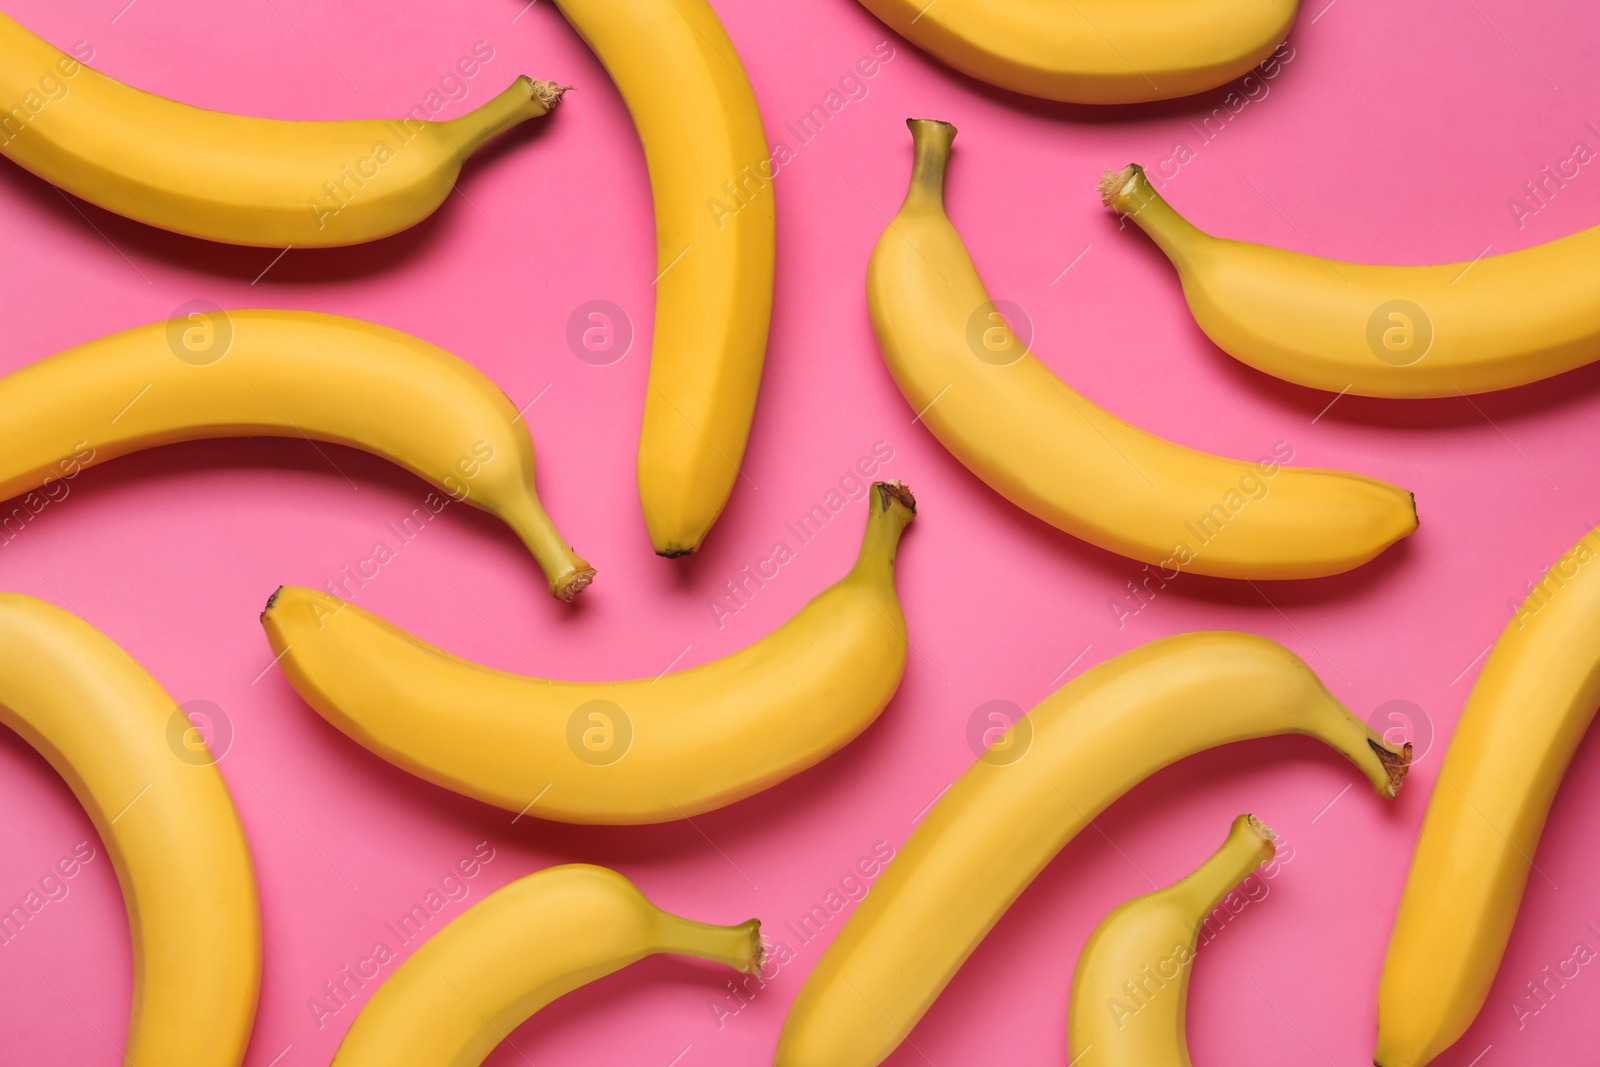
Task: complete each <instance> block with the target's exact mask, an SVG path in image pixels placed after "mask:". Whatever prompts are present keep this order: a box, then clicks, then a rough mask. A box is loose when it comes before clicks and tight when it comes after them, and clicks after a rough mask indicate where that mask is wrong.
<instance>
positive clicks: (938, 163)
mask: <svg viewBox="0 0 1600 1067" xmlns="http://www.w3.org/2000/svg"><path fill="white" fill-rule="evenodd" d="M909 125H910V127H911V133H912V138H913V140H914V142H915V153H916V158H915V164H914V166H913V170H912V175H911V188H910V190H909V191H908V192H907V193H906V199H905V203H904V204H903V205H902V206H901V208H900V213H899V214H898V215H896V216H895V219H894V221H893V223H891V225H890V226H889V228H888V229H887V230H885V231H884V234H883V236H882V237H880V238H879V239H878V244H877V246H876V247H875V248H874V249H873V251H872V260H871V263H870V264H869V266H868V268H867V304H868V307H869V308H870V309H871V312H872V325H873V329H874V330H875V331H876V333H877V336H878V345H879V347H880V348H881V349H882V351H883V358H884V360H885V362H886V363H888V365H889V370H890V372H891V373H892V374H893V375H894V379H895V382H896V383H897V384H898V385H899V386H900V391H901V392H902V393H904V394H905V397H906V400H907V401H908V402H909V403H910V405H911V407H912V409H913V410H914V411H915V412H916V413H917V417H918V419H919V420H920V421H921V422H922V423H923V424H924V425H926V426H927V427H928V429H929V430H931V431H932V432H933V435H934V436H935V437H937V438H938V439H939V441H940V443H941V444H943V445H944V446H945V447H946V448H947V449H949V450H950V452H951V454H952V455H954V456H955V457H956V458H957V459H959V460H960V461H961V462H962V463H963V464H965V465H966V467H967V468H968V469H969V470H971V471H972V472H973V473H974V474H976V475H977V476H978V477H979V478H981V479H983V480H984V481H985V482H987V483H988V484H989V486H990V487H991V488H993V489H994V490H995V491H996V492H998V493H1000V495H1002V496H1004V497H1005V498H1006V499H1007V500H1010V501H1011V502H1012V503H1013V504H1016V505H1017V506H1018V507H1020V508H1022V509H1023V510H1025V511H1027V512H1029V513H1030V514H1032V515H1035V516H1037V517H1038V518H1040V519H1043V520H1044V521H1045V522H1048V523H1050V524H1051V525H1052V526H1055V527H1057V528H1058V529H1061V530H1065V531H1066V532H1067V533H1070V534H1072V535H1073V536H1075V537H1079V538H1082V539H1083V540H1085V541H1088V542H1090V543H1091V544H1095V545H1099V546H1100V547H1101V548H1104V549H1108V550H1110V551H1112V552H1117V553H1120V554H1122V555H1124V556H1128V557H1130V558H1132V559H1136V560H1140V561H1142V562H1144V563H1149V564H1156V565H1159V566H1161V567H1162V568H1163V569H1166V570H1171V571H1172V572H1173V574H1176V573H1177V572H1179V571H1189V572H1193V573H1196V574H1210V575H1215V576H1217V577H1222V578H1314V577H1320V576H1322V575H1328V574H1337V573H1339V572H1341V571H1346V570H1349V569H1350V568H1352V567H1356V566H1359V565H1360V564H1362V563H1365V562H1366V561H1367V560H1369V559H1371V558H1372V557H1373V556H1375V555H1377V554H1378V553H1379V552H1382V551H1383V550H1384V549H1385V548H1386V547H1388V546H1389V545H1390V544H1392V543H1394V542H1395V541H1397V540H1399V539H1400V538H1402V537H1405V536H1406V535H1408V534H1410V533H1411V532H1412V531H1413V530H1415V529H1416V526H1417V516H1416V509H1415V507H1414V505H1413V502H1412V499H1411V494H1409V493H1407V492H1406V491H1405V490H1403V489H1400V488H1398V487H1396V486H1393V485H1390V484H1388V483H1387V482H1380V481H1377V480H1376V479H1373V478H1366V477H1362V476H1360V475H1354V474H1346V473H1343V472H1339V471H1331V470H1314V469H1307V468H1295V467H1283V466H1280V465H1279V464H1277V463H1269V462H1266V461H1263V462H1262V463H1257V464H1251V463H1244V462H1239V461H1236V460H1230V459H1222V458H1220V457H1217V456H1211V455H1207V454H1206V453H1203V452H1197V451H1194V450H1192V449H1188V448H1184V447H1182V446H1181V445H1175V444H1173V443H1172V442H1170V441H1165V440H1162V439H1161V438H1159V437H1156V436H1154V435H1152V434H1148V433H1145V432H1144V431H1143V430H1140V429H1137V428H1135V427H1133V426H1130V425H1128V424H1127V423H1125V422H1123V421H1122V420H1121V419H1119V418H1117V417H1116V416H1114V415H1112V414H1110V413H1109V412H1107V411H1104V410H1102V409H1101V408H1099V407H1096V406H1095V405H1094V404H1092V403H1091V402H1090V401H1089V400H1087V399H1086V398H1084V397H1083V396H1081V395H1079V394H1078V393H1076V392H1074V391H1073V390H1072V389H1071V388H1070V387H1069V386H1067V384H1066V383H1064V382H1063V381H1061V379H1059V378H1057V377H1056V376H1055V375H1054V374H1052V373H1051V372H1050V369H1049V368H1048V367H1046V366H1045V365H1044V364H1043V363H1042V362H1040V361H1039V360H1038V359H1037V358H1035V357H1034V355H1033V354H1032V353H1031V352H1028V351H1027V350H1026V349H1025V348H1024V346H1023V344H1022V343H1021V342H1020V341H1019V340H1018V339H1017V337H1016V336H1015V335H1013V334H1012V332H1011V330H1010V328H1009V326H1008V325H1007V324H1006V323H1005V321H1004V319H1003V318H1001V316H1000V314H999V312H998V311H996V309H995V305H994V303H993V302H992V301H990V299H989V295H988V294H987V293H986V292H985V291H984V288H983V283H982V281H980V280H979V278H978V274H977V271H976V270H975V268H974V267H973V264H972V260H971V258H970V257H969V256H968V254H967V249H966V246H965V245H963V244H962V242H961V236H960V235H959V234H958V233H956V231H955V228H954V227H953V226H951V224H950V220H949V219H948V218H947V217H946V216H945V211H944V174H945V168H946V166H947V164H948V162H949V157H950V143H951V141H952V140H953V139H954V138H955V127H954V126H951V125H950V124H949V123H945V122H934V121H930V120H926V119H913V120H912V121H911V122H910V123H909Z"/></svg>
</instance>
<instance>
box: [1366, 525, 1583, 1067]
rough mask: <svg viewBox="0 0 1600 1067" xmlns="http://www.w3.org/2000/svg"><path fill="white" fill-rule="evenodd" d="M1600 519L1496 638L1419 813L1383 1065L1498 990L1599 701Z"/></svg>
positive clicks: (1404, 1058)
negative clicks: (1551, 819)
mask: <svg viewBox="0 0 1600 1067" xmlns="http://www.w3.org/2000/svg"><path fill="white" fill-rule="evenodd" d="M1597 559H1600V530H1591V531H1589V532H1588V533H1587V534H1585V535H1584V536H1583V538H1582V539H1581V540H1580V541H1579V542H1578V543H1577V544H1576V545H1574V546H1573V547H1572V548H1571V549H1570V550H1569V551H1568V552H1567V553H1566V554H1565V555H1564V556H1562V557H1561V559H1560V560H1558V561H1557V562H1556V564H1555V566H1553V567H1551V568H1550V570H1549V571H1548V572H1547V573H1546V574H1545V576H1544V577H1543V578H1542V579H1540V581H1539V584H1538V585H1536V586H1534V587H1533V589H1532V592H1531V593H1530V594H1529V596H1528V599H1527V600H1526V601H1524V602H1523V604H1522V607H1521V609H1520V610H1519V611H1518V612H1517V614H1516V616H1515V617H1513V618H1512V620H1511V622H1510V623H1509V624H1507V626H1506V628H1505V630H1504V631H1503V632H1502V633H1501V634H1500V638H1499V640H1498V641H1496V642H1495V645H1494V649H1493V651H1491V652H1490V653H1489V658H1488V659H1487V660H1485V661H1484V664H1483V673H1481V674H1480V675H1479V676H1478V680H1477V682H1476V683H1475V684H1474V685H1473V687H1472V693H1471V695H1470V696H1469V697H1468V698H1467V703H1466V707H1465V708H1463V709H1462V712H1461V718H1460V720H1459V721H1458V722H1457V723H1456V728H1455V734H1454V736H1452V737H1451V739H1450V747H1449V749H1447V750H1446V752H1445V757H1444V763H1443V764H1442V765H1441V766H1440V768H1439V780H1438V781H1437V782H1435V783H1434V786H1433V796H1432V798H1431V799H1430V800H1429V801H1428V812H1427V815H1426V816H1425V817H1424V818H1423V822H1422V836H1421V838H1420V839H1419V840H1418V842H1417V850H1416V853H1415V854H1414V856H1413V857H1412V860H1411V873H1410V875H1409V876H1408V877H1407V879H1406V887H1405V892H1404V894H1403V895H1402V896H1401V898H1400V910H1399V915H1398V916H1397V917H1396V919H1395V924H1394V933H1393V934H1392V935H1391V936H1390V940H1389V951H1388V955H1387V956H1386V957H1385V959H1384V963H1383V978H1382V981H1381V982H1380V983H1379V985H1378V1045H1377V1055H1376V1056H1375V1057H1374V1059H1373V1062H1374V1063H1376V1064H1377V1065H1378V1067H1421V1065H1422V1064H1426V1063H1430V1062H1432V1060H1433V1059H1434V1057H1436V1056H1438V1055H1439V1054H1440V1053H1442V1052H1443V1051H1444V1050H1445V1049H1447V1048H1449V1047H1450V1046H1451V1045H1452V1044H1454V1043H1455V1041H1456V1039H1457V1038H1459V1037H1460V1036H1461V1035H1462V1034H1464V1033H1465V1032H1466V1030H1467V1027H1468V1026H1470V1025H1471V1024H1472V1020H1473V1019H1474V1018H1476V1017H1477V1014H1478V1011H1479V1010H1480V1009H1481V1008H1482V1007H1483V1003H1484V1000H1485V999H1486V998H1487V997H1488V995H1489V988H1490V985H1491V984H1492V983H1493V982H1494V976H1495V972H1496V971H1498V970H1499V969H1500V959H1501V957H1502V956H1504V955H1505V950H1506V944H1507V942H1508V941H1509V940H1510V938H1511V927H1512V924H1513V923H1514V922H1515V921H1516V917H1517V908H1518V906H1519V905H1520V904H1521V903H1522V893H1523V890H1524V888H1525V887H1526V886H1527V881H1528V872H1529V870H1530V869H1537V868H1536V867H1534V866H1533V863H1534V861H1533V856H1534V853H1535V852H1537V851H1538V848H1539V837H1540V835H1541V834H1542V833H1543V832H1544V824H1545V819H1546V818H1547V817H1548V816H1549V814H1550V805H1551V802H1552V801H1553V800H1554V799H1555V793H1556V789H1557V787H1559V786H1560V784H1561V778H1562V776H1563V775H1564V774H1566V771H1567V767H1568V765H1569V764H1570V763H1571V762H1572V754H1573V752H1574V750H1576V748H1577V747H1578V743H1579V741H1581V740H1582V739H1583V735H1584V733H1585V732H1586V731H1587V730H1588V729H1589V724H1590V723H1591V722H1593V721H1594V715H1595V709H1596V708H1597V707H1600V651H1597V649H1600V578H1597V577H1596V576H1595V573H1594V572H1595V570H1596V569H1597V567H1600V564H1597V563H1596V560H1597Z"/></svg>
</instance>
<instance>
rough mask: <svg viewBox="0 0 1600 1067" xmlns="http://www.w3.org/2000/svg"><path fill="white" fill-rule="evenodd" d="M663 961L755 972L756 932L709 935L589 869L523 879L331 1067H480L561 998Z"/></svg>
mask: <svg viewBox="0 0 1600 1067" xmlns="http://www.w3.org/2000/svg"><path fill="white" fill-rule="evenodd" d="M658 952H671V953H675V954H678V955H683V956H695V957H698V958H700V959H703V960H711V961H712V962H715V963H725V964H727V965H728V966H729V967H733V968H735V969H736V970H739V971H742V972H746V973H754V972H756V971H759V970H760V968H761V965H762V949H761V924H760V923H759V922H758V921H757V920H755V919H751V920H750V921H749V922H747V923H744V924H742V925H740V926H711V925H709V924H707V923H702V922H695V921H693V920H692V919H684V918H681V917H679V916H677V915H673V914H671V913H669V912H665V911H662V910H661V909H660V908H657V907H656V906H655V905H654V904H652V903H650V901H648V900H646V899H645V897H644V894H642V893H640V892H639V890H638V889H637V888H635V887H634V885H633V883H632V882H630V881H628V880H627V879H626V878H624V877H623V876H622V875H620V874H618V873H616V872H615V871H611V870H607V869H606V868H604V867H591V866H588V865H587V864H570V865H568V866H564V867H550V868H547V869H546V870H542V871H538V872H535V873H534V874H530V875H528V876H526V877H524V878H520V879H518V880H517V881H515V882H512V883H511V884H510V885H508V886H506V887H505V888H503V889H500V890H497V891H496V892H494V893H491V894H490V895H489V896H487V897H485V898H484V899H483V900H481V901H479V902H478V903H477V904H474V905H473V906H472V907H471V908H468V909H467V910H466V911H465V912H463V913H462V914H461V915H460V916H459V917H457V918H456V919H454V920H453V921H451V922H450V923H449V925H447V926H446V927H445V928H444V929H443V930H440V931H439V932H438V933H437V934H435V935H434V936H433V937H431V938H429V939H428V940H427V941H426V942H424V943H423V945H422V947H421V948H419V949H417V951H416V952H415V953H414V954H413V955H412V956H411V957H410V958H408V959H407V960H406V961H405V962H404V963H402V964H401V965H400V966H399V967H398V968H397V969H396V970H395V972H394V974H392V975H390V976H389V979H388V981H386V982H384V983H383V985H381V986H379V987H378V991H377V992H376V993H374V994H373V995H372V999H371V1000H369V1001H368V1002H367V1004H366V1006H365V1007H363V1008H362V1009H361V1013H360V1014H359V1015H357V1016H356V1019H355V1022H353V1023H351V1024H350V1031H349V1033H347V1034H345V1037H344V1040H343V1041H342V1042H341V1043H340V1045H339V1050H338V1051H337V1052H336V1053H334V1057H333V1064H332V1067H477V1064H480V1063H482V1062H483V1060H484V1057H486V1056H488V1055H489V1053H490V1051H491V1050H493V1049H494V1047H495V1046H496V1045H497V1044H499V1043H500V1042H501V1041H502V1040H504V1039H505V1036H506V1035H507V1034H509V1033H510V1032H511V1031H512V1030H515V1029H516V1028H517V1027H518V1026H520V1025H522V1023H523V1021H524V1020H526V1019H527V1018H528V1017H529V1016H531V1015H532V1014H534V1013H535V1012H537V1011H538V1010H540V1009H541V1008H543V1007H544V1006H545V1005H547V1004H549V1003H550V1002H551V1001H552V1000H555V999H556V998H557V997H559V996H561V995H562V994H564V993H570V992H572V991H573V990H574V989H577V988H578V987H579V986H583V985H587V984H588V983H590V982H593V981H595V980H596V979H598V978H602V977H604V976H605V975H608V974H610V973H612V972H613V971H619V970H621V969H622V968H624V967H626V966H628V965H629V964H630V963H636V962H637V961H639V960H642V959H644V958H645V957H646V956H651V955H654V954H656V953H658Z"/></svg>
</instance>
